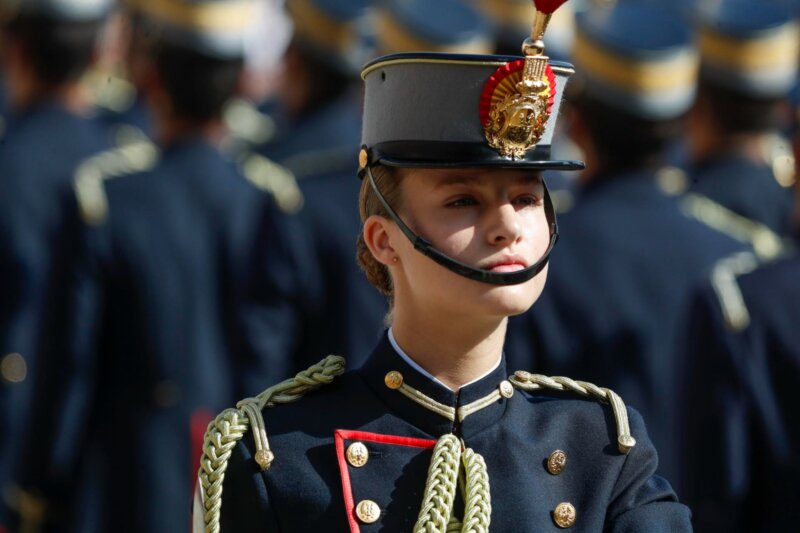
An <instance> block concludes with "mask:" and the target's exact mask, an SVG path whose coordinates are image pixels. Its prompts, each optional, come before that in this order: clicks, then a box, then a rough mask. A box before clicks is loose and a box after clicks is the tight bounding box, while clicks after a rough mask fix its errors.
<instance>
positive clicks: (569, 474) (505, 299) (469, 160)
mask: <svg viewBox="0 0 800 533" xmlns="http://www.w3.org/2000/svg"><path fill="white" fill-rule="evenodd" d="M537 4H538V9H537V16H536V22H535V23H534V28H533V32H532V39H531V40H529V41H526V43H525V45H523V51H524V53H525V57H524V58H516V57H499V56H467V55H449V54H437V55H432V54H420V53H416V54H400V55H393V56H386V57H383V58H380V59H378V60H376V61H374V62H372V63H371V64H369V65H367V66H366V67H365V69H364V71H363V73H362V77H363V78H364V81H365V88H366V95H365V109H364V126H363V136H362V140H363V148H362V150H361V153H360V156H359V163H360V167H361V172H360V174H361V177H362V187H361V193H360V206H361V215H362V218H363V219H364V228H363V233H362V235H361V238H360V241H359V249H360V252H359V254H358V258H359V261H360V263H361V265H362V267H363V268H364V270H365V271H366V273H367V275H368V277H369V279H370V280H371V281H372V282H373V283H374V284H375V285H376V286H377V288H378V289H379V290H381V291H382V292H384V293H385V294H387V295H388V297H389V298H390V300H391V303H392V311H391V313H390V320H389V323H390V326H391V327H390V328H389V329H388V331H387V332H386V334H385V336H384V337H383V339H382V340H381V341H380V342H379V344H378V346H377V347H376V348H375V350H374V351H373V353H372V355H371V356H370V357H369V358H368V360H367V361H366V362H365V363H364V365H363V366H362V367H361V368H359V369H356V370H352V371H349V372H346V373H344V370H343V367H344V361H343V359H342V358H340V357H336V356H329V357H328V358H326V359H324V360H323V361H321V362H320V363H319V364H318V365H315V366H314V367H312V368H310V369H308V370H307V371H305V372H302V373H300V374H298V375H297V376H296V377H295V378H293V379H290V380H287V381H285V382H283V383H281V384H278V385H277V386H274V387H271V388H269V389H267V390H266V391H264V392H263V393H262V394H260V395H259V396H257V397H255V398H250V399H246V400H243V401H242V402H240V403H239V404H238V406H237V407H236V408H235V409H229V410H227V411H225V412H223V413H222V414H220V415H219V416H218V417H217V419H216V420H215V421H214V422H212V424H210V425H209V430H208V433H207V435H206V442H205V446H204V456H203V458H202V460H201V467H200V476H199V477H200V482H199V488H198V498H197V501H196V506H195V523H196V526H195V527H196V530H197V531H207V532H216V531H220V529H221V530H222V531H225V532H237V533H239V532H251V531H252V532H256V531H259V532H264V531H312V530H313V531H326V532H340V531H351V532H353V531H361V532H369V531H382V532H386V531H391V532H395V531H396V532H399V531H404V532H407V531H414V532H418V531H420V532H421V531H426V532H433V531H442V532H444V531H489V530H491V531H500V532H507V531H550V530H557V529H558V528H573V530H577V531H601V530H605V531H614V532H623V531H624V532H634V531H642V532H644V531H646V532H659V531H663V532H676V531H690V530H691V526H690V523H689V511H688V509H687V508H686V507H684V506H682V505H681V504H679V503H677V499H676V496H675V494H674V492H673V491H672V489H671V488H670V486H669V484H668V483H667V482H666V481H664V480H663V479H661V478H659V477H657V476H655V475H654V472H655V469H656V466H657V456H656V452H655V450H654V448H653V446H652V444H651V443H650V441H649V440H648V438H647V435H646V432H645V429H644V425H643V422H642V420H641V417H640V416H639V415H638V414H637V413H636V412H635V411H633V410H627V409H626V408H625V406H624V404H623V403H622V400H621V399H620V398H619V396H617V395H616V394H615V393H613V392H612V391H610V390H608V389H602V388H599V387H596V386H594V385H591V384H588V383H582V382H576V381H573V380H570V379H567V378H547V377H544V376H537V375H531V374H529V373H527V372H516V373H513V374H511V377H509V372H508V370H507V369H506V367H505V362H504V358H503V352H502V350H503V341H504V336H505V330H506V322H507V318H508V316H510V315H514V314H518V313H521V312H523V311H525V310H526V309H528V308H529V307H530V306H531V305H532V304H533V303H534V302H535V301H536V299H537V298H538V296H539V294H540V292H541V290H542V288H543V285H544V282H545V277H546V271H547V261H548V257H549V254H550V252H551V250H552V248H553V246H554V245H555V241H556V238H557V227H556V223H555V215H554V212H553V206H552V203H551V201H550V198H549V196H548V194H547V189H546V188H545V185H544V183H543V181H542V179H541V170H542V169H546V168H558V169H570V168H572V169H575V168H580V167H581V166H582V164H581V163H579V162H573V161H554V160H551V159H550V157H549V152H550V139H551V137H552V134H553V127H554V123H555V118H556V116H557V115H558V108H559V105H560V98H561V95H562V94H563V89H564V85H565V82H566V79H567V77H568V76H569V75H570V74H571V73H572V69H571V67H570V66H569V65H565V64H556V63H552V64H550V63H549V62H548V59H547V57H546V56H544V55H543V49H544V45H543V43H542V42H541V37H542V35H543V33H544V28H545V26H546V21H547V18H548V17H547V14H546V13H545V12H544V11H546V12H551V11H552V8H553V6H552V5H549V6H544V5H542V2H541V0H539V1H537ZM540 10H541V11H540ZM342 374H343V375H342ZM554 396H556V397H557V398H554Z"/></svg>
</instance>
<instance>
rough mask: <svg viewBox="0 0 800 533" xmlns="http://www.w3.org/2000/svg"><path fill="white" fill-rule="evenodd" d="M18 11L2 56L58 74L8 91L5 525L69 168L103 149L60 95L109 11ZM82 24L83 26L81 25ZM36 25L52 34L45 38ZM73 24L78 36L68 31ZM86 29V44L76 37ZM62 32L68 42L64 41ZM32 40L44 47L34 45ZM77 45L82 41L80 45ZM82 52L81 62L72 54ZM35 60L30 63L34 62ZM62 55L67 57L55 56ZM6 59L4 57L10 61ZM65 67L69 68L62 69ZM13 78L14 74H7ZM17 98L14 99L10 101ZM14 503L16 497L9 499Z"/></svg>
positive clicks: (81, 66) (50, 5)
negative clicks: (51, 84) (27, 90)
mask: <svg viewBox="0 0 800 533" xmlns="http://www.w3.org/2000/svg"><path fill="white" fill-rule="evenodd" d="M20 8H21V9H20V10H19V11H16V12H15V11H14V10H13V8H11V7H10V6H7V5H4V6H2V7H1V8H0V13H2V16H3V18H4V24H5V25H6V27H4V28H3V31H4V33H5V35H4V36H3V37H4V40H5V43H4V46H5V48H6V49H5V50H3V52H4V54H10V53H11V51H10V48H11V47H12V46H13V48H14V53H15V54H24V58H22V57H18V58H17V61H26V63H27V64H28V65H29V66H30V68H31V69H32V70H33V69H35V68H36V66H35V65H41V64H42V62H43V61H52V62H54V63H53V64H52V65H50V66H49V67H46V68H44V70H46V72H45V73H42V72H41V71H36V72H35V73H34V72H31V73H30V76H31V79H34V80H35V82H36V83H38V84H41V83H44V81H43V78H44V76H50V77H52V78H54V80H53V81H56V82H57V83H56V84H55V88H52V89H48V90H42V91H41V93H40V94H18V93H19V89H18V88H17V89H16V91H15V92H16V93H17V94H14V93H13V92H12V94H9V92H8V91H7V90H6V89H4V90H3V96H4V98H3V105H2V112H3V117H4V118H3V122H4V124H3V132H2V133H1V134H0V135H2V141H1V142H0V187H1V188H2V194H0V248H2V250H3V251H2V254H0V424H1V425H2V428H3V433H2V436H0V490H2V493H3V500H2V501H0V529H2V524H3V523H4V517H3V508H4V507H5V503H7V501H6V500H9V499H13V495H12V494H9V490H8V483H9V477H10V475H11V469H12V468H13V465H14V463H15V461H16V458H17V453H18V450H19V446H20V441H21V439H22V433H23V431H24V426H25V424H26V422H27V421H28V420H29V419H30V416H31V412H30V396H31V394H32V386H33V381H34V380H33V377H34V376H35V374H36V373H37V372H38V370H39V361H37V357H36V353H37V349H38V346H39V342H40V340H41V338H42V331H41V320H42V315H43V313H44V310H45V302H46V296H47V293H48V281H47V280H48V278H50V277H51V274H53V271H55V270H58V269H59V268H60V267H61V266H62V264H63V253H64V251H65V248H64V246H63V244H64V243H63V240H62V236H63V227H62V225H61V221H62V217H63V211H64V206H65V204H66V203H68V200H69V198H70V197H71V196H72V187H71V186H72V180H71V174H72V170H73V169H74V168H75V167H76V166H77V164H78V163H79V162H80V161H81V160H82V159H84V158H86V157H88V156H89V155H90V154H92V153H96V152H98V151H100V150H103V149H105V148H106V147H107V145H106V143H105V137H104V135H103V132H102V130H100V129H99V128H98V127H97V125H96V124H95V123H93V122H92V121H90V120H89V118H87V116H84V114H82V113H81V112H80V111H79V110H78V108H79V107H80V106H70V105H68V104H67V103H66V102H65V101H64V100H66V99H65V98H62V97H63V93H66V92H68V91H70V90H72V91H73V93H74V92H75V91H76V90H77V86H78V79H79V78H80V75H81V74H82V72H83V71H84V70H86V69H87V68H88V67H89V63H90V57H91V55H92V48H93V41H94V37H95V36H96V35H97V34H98V33H99V31H100V29H101V24H102V19H103V17H104V16H105V14H106V11H107V10H108V5H107V3H106V2H96V3H94V4H93V5H91V6H88V7H87V6H83V5H82V3H81V2H77V1H72V2H70V1H61V2H56V1H52V2H47V1H45V2H36V3H31V5H21V6H20ZM81 28H82V29H81ZM34 31H40V32H46V33H47V36H46V38H40V36H39V35H38V34H37V35H36V36H35V37H33V36H32V35H31V34H32V32H34ZM70 31H74V32H76V35H73V36H72V38H70V37H69V35H65V32H70ZM78 34H82V37H84V39H83V41H84V42H83V43H80V37H79V36H78ZM65 39H66V40H65ZM36 41H39V42H38V43H37V46H38V47H39V49H38V50H34V49H33V45H34V43H35V42H36ZM79 43H80V44H79ZM62 46H63V47H65V48H66V49H67V52H65V53H64V54H59V53H55V54H53V55H50V56H49V57H48V58H47V59H43V58H42V54H43V52H42V50H47V49H48V47H50V48H52V47H62ZM76 50H78V52H77V57H80V55H81V53H82V54H84V55H85V61H84V62H83V63H82V62H81V60H80V59H77V57H74V56H72V55H69V56H67V57H68V59H67V61H70V63H69V65H68V64H66V63H64V61H65V55H66V54H73V53H76V52H75V51H76ZM33 58H35V59H36V61H34V59H33ZM59 62H62V63H59ZM5 63H6V64H8V63H9V60H8V58H6V61H5ZM65 71H66V72H65ZM9 76H11V77H12V78H9ZM19 76H20V75H19V73H18V71H16V70H15V71H13V72H11V73H8V72H7V73H5V75H4V80H3V81H4V82H5V83H12V82H13V83H14V85H13V87H19V86H21V84H23V83H25V80H22V79H18V78H19ZM11 95H13V96H14V100H13V101H8V100H7V98H8V97H9V96H11ZM12 503H13V502H12Z"/></svg>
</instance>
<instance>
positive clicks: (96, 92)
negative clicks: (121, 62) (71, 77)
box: [81, 69, 136, 113]
mask: <svg viewBox="0 0 800 533" xmlns="http://www.w3.org/2000/svg"><path fill="white" fill-rule="evenodd" d="M81 83H82V85H83V86H84V88H85V89H86V90H87V92H88V93H89V98H90V100H91V102H92V104H93V105H95V106H96V107H99V108H102V109H107V110H109V111H112V112H114V113H123V112H125V111H127V110H128V109H130V108H131V107H132V106H133V104H134V102H135V101H136V87H135V86H134V85H133V84H132V83H131V82H129V81H128V80H126V79H124V78H122V77H120V76H117V75H115V74H114V73H111V74H109V73H108V72H104V71H102V70H99V69H94V70H91V71H90V72H89V73H88V74H86V76H84V77H83V79H82V80H81Z"/></svg>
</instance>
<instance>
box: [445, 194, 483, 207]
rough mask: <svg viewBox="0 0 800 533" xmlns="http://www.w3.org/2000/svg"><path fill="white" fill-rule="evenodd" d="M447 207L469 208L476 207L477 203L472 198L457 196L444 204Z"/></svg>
mask: <svg viewBox="0 0 800 533" xmlns="http://www.w3.org/2000/svg"><path fill="white" fill-rule="evenodd" d="M445 205H446V206H447V207H470V206H473V205H478V201H477V200H476V199H475V198H473V197H472V196H459V197H458V198H455V199H454V200H450V201H449V202H447V204H445Z"/></svg>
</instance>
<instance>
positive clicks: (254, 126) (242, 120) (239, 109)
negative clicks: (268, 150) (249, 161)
mask: <svg viewBox="0 0 800 533" xmlns="http://www.w3.org/2000/svg"><path fill="white" fill-rule="evenodd" d="M222 120H223V121H224V122H225V127H226V128H227V129H228V132H229V133H230V134H231V135H232V136H233V137H234V138H235V139H236V140H239V141H244V143H246V144H249V145H250V146H260V145H262V144H265V143H268V142H269V141H271V140H272V139H273V138H274V137H275V131H276V127H275V121H274V120H273V118H272V117H271V116H269V115H267V114H266V113H262V112H261V111H259V110H258V108H256V107H255V106H254V105H253V104H252V103H250V102H248V101H247V100H244V99H242V98H234V99H232V100H231V101H230V102H228V103H227V104H226V105H225V109H223V111H222Z"/></svg>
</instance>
